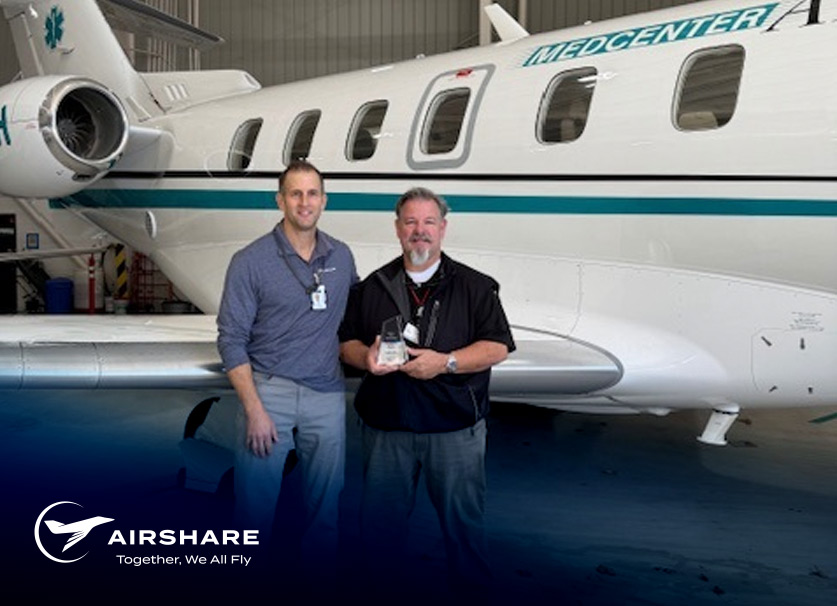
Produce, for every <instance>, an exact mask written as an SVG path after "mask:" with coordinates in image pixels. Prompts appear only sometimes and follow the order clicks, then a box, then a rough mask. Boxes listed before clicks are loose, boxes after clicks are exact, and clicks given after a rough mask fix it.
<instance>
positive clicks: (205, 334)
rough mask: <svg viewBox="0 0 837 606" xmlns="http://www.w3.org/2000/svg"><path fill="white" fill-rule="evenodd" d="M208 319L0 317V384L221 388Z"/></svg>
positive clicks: (222, 379) (15, 386)
mask: <svg viewBox="0 0 837 606" xmlns="http://www.w3.org/2000/svg"><path fill="white" fill-rule="evenodd" d="M215 335H216V328H215V317H214V316H202V315H171V316H165V315H159V316H158V315H146V316H140V315H136V316H124V315H112V316H111V315H102V316H58V315H55V316H3V317H0V389H121V388H132V389H136V388H148V389H168V388H195V389H201V388H215V387H218V388H229V382H228V381H227V378H226V375H225V374H224V372H223V369H222V367H221V360H220V358H219V357H218V352H217V350H216V349H215Z"/></svg>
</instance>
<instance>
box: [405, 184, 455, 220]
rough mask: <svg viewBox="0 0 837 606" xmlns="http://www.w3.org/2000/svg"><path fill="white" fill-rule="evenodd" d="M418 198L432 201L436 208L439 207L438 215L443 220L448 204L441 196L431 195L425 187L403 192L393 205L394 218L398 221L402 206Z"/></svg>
mask: <svg viewBox="0 0 837 606" xmlns="http://www.w3.org/2000/svg"><path fill="white" fill-rule="evenodd" d="M419 198H420V199H422V200H433V201H434V202H435V203H436V206H438V207H439V214H440V215H441V216H442V218H443V219H444V218H445V215H447V214H448V211H449V210H450V206H448V203H447V202H445V199H444V198H442V197H441V196H437V195H436V194H435V193H433V192H432V191H431V190H429V189H427V188H426V187H412V188H410V189H408V190H407V191H405V192H404V193H403V194H402V195H401V197H400V198H398V202H396V203H395V216H396V217H398V218H399V219H400V218H401V209H402V208H403V207H404V205H405V204H406V203H407V202H409V201H410V200H416V199H419Z"/></svg>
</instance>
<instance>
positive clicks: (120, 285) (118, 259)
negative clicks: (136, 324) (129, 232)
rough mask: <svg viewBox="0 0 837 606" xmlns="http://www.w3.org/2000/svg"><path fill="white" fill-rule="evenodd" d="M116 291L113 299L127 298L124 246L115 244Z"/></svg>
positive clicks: (126, 270)
mask: <svg viewBox="0 0 837 606" xmlns="http://www.w3.org/2000/svg"><path fill="white" fill-rule="evenodd" d="M114 263H115V265H116V293H115V296H114V299H123V300H127V299H128V262H127V261H126V260H125V246H124V245H123V244H117V245H116V255H115V258H114Z"/></svg>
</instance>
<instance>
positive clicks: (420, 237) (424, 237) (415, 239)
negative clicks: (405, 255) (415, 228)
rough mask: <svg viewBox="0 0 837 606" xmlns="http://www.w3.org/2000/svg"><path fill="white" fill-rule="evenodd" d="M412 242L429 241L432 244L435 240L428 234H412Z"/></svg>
mask: <svg viewBox="0 0 837 606" xmlns="http://www.w3.org/2000/svg"><path fill="white" fill-rule="evenodd" d="M410 242H427V243H428V244H430V243H432V242H433V240H432V239H431V238H430V236H428V235H427V234H415V235H413V236H410Z"/></svg>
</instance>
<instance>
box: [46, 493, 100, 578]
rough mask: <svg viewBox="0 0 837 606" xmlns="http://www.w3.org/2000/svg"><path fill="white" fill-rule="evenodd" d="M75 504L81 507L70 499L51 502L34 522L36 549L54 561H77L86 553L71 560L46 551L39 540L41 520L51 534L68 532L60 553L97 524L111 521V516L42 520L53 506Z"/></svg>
mask: <svg viewBox="0 0 837 606" xmlns="http://www.w3.org/2000/svg"><path fill="white" fill-rule="evenodd" d="M65 504H66V505H75V506H76V507H81V505H79V504H78V503H73V502H72V501H58V502H57V503H53V504H52V505H50V506H49V507H47V508H46V509H44V510H43V511H42V512H41V515H39V516H38V519H37V521H36V522H35V542H36V543H37V544H38V549H40V550H41V553H42V554H44V555H45V556H46V557H48V558H49V559H50V560H52V561H54V562H59V563H61V564H69V563H71V562H77V561H79V560H80V559H81V558H83V557H84V556H86V555H87V553H86V552H85V553H84V554H83V555H80V556H79V557H77V558H75V559H72V560H62V559H61V558H57V557H55V556H53V555H52V554H50V553H49V551H47V549H46V548H45V547H44V544H43V542H42V541H41V521H43V522H44V524H45V525H46V527H47V529H48V530H49V531H50V532H51V533H52V534H69V535H70V536H69V537H67V542H66V544H65V545H64V548H63V549H62V550H61V553H64V552H65V551H67V550H68V549H69V548H70V547H72V546H73V545H75V544H76V543H78V542H79V541H81V540H82V539H83V538H84V537H86V536H87V534H88V533H89V532H90V531H91V530H92V529H93V528H95V527H96V526H98V525H99V524H106V523H107V522H113V518H104V517H102V516H96V517H93V518H87V519H86V520H79V521H77V522H71V523H67V524H63V523H61V522H58V521H56V520H44V516H46V514H47V512H49V510H50V509H52V508H53V507H57V506H58V505H65Z"/></svg>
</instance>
